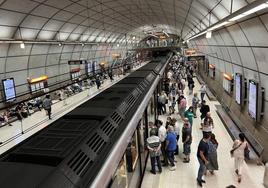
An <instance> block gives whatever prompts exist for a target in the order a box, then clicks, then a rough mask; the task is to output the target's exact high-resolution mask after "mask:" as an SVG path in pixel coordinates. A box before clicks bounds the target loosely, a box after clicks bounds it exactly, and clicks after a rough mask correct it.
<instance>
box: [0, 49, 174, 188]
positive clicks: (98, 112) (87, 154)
mask: <svg viewBox="0 0 268 188" xmlns="http://www.w3.org/2000/svg"><path fill="white" fill-rule="evenodd" d="M172 54H173V53H172V52H170V51H157V52H154V55H153V59H152V60H151V61H150V62H149V63H147V64H146V65H144V66H143V67H141V68H139V69H138V70H136V71H134V72H132V73H131V74H129V75H128V76H127V77H126V78H124V79H122V80H121V81H119V82H118V83H116V84H115V85H113V86H111V87H110V88H108V89H106V90H104V91H103V92H101V93H100V94H98V95H96V96H95V97H93V98H91V99H90V100H88V101H86V102H84V103H83V104H81V105H80V106H78V107H77V108H75V109H74V110H72V111H71V112H69V113H67V114H66V115H64V116H63V117H61V118H59V119H58V120H56V121H55V122H53V123H51V124H50V125H48V126H47V127H46V128H44V129H42V130H41V131H39V132H38V133H36V134H34V135H32V136H31V137H29V138H28V139H26V140H24V141H23V142H21V143H20V144H18V145H17V146H15V147H13V148H12V149H10V150H8V151H7V152H5V153H3V154H2V155H1V156H0V171H1V172H2V173H1V174H2V175H1V176H0V185H1V187H2V188H5V187H12V188H16V187H20V188H24V187H25V188H26V187H27V188H31V187H40V188H78V187H79V188H84V187H92V188H104V187H138V186H140V183H141V181H142V177H143V174H144V170H145V164H146V160H147V158H148V151H146V146H145V141H146V138H147V137H148V131H149V128H148V122H149V121H152V122H154V121H155V120H156V119H157V110H156V103H157V102H156V101H157V99H156V97H157V90H159V87H161V86H160V85H161V78H162V76H163V75H164V73H165V69H166V66H167V64H168V63H169V61H170V59H171V58H172ZM122 165H123V167H122Z"/></svg>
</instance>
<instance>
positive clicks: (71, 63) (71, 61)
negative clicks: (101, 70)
mask: <svg viewBox="0 0 268 188" xmlns="http://www.w3.org/2000/svg"><path fill="white" fill-rule="evenodd" d="M85 63H86V60H70V61H68V64H69V65H80V64H85Z"/></svg>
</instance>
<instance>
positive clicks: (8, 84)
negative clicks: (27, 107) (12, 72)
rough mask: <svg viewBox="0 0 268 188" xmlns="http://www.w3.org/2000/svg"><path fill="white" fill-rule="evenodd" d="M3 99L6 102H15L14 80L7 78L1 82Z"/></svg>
mask: <svg viewBox="0 0 268 188" xmlns="http://www.w3.org/2000/svg"><path fill="white" fill-rule="evenodd" d="M2 84H3V91H4V97H5V101H6V102H11V101H14V100H16V90H15V83H14V78H8V79H4V80H2Z"/></svg>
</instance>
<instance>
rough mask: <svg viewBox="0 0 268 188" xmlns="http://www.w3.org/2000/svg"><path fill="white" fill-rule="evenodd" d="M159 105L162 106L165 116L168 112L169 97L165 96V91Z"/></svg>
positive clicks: (160, 97)
mask: <svg viewBox="0 0 268 188" xmlns="http://www.w3.org/2000/svg"><path fill="white" fill-rule="evenodd" d="M158 99H159V103H160V105H161V109H162V111H163V114H165V113H166V112H167V109H166V101H167V95H166V94H165V91H162V92H161V95H160V96H159V98H158Z"/></svg>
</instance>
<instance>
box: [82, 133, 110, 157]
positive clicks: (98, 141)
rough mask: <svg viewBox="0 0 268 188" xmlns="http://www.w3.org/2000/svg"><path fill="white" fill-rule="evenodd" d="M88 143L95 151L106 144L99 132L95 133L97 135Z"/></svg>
mask: <svg viewBox="0 0 268 188" xmlns="http://www.w3.org/2000/svg"><path fill="white" fill-rule="evenodd" d="M86 144H87V145H88V147H89V148H90V149H91V150H92V151H94V152H95V153H97V152H98V151H99V150H100V149H101V147H102V146H103V145H104V144H105V142H104V140H103V139H102V138H101V136H100V135H98V134H97V133H95V135H94V136H93V137H92V138H90V139H89V140H88V141H87V142H86Z"/></svg>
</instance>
